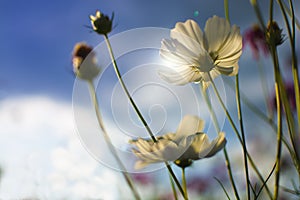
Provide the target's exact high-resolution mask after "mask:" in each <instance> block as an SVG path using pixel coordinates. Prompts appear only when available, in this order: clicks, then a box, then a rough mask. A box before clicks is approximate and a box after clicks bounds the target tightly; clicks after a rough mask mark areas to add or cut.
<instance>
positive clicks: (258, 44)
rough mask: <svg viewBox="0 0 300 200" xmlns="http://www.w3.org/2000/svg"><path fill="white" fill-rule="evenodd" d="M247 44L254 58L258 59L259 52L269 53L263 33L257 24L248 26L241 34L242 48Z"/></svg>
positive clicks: (264, 54) (265, 54)
mask: <svg viewBox="0 0 300 200" xmlns="http://www.w3.org/2000/svg"><path fill="white" fill-rule="evenodd" d="M247 45H249V47H250V49H251V51H252V54H253V58H254V59H255V60H259V58H260V54H263V56H268V55H269V48H268V45H267V42H266V37H265V33H264V31H263V30H262V29H261V28H260V26H259V25H257V24H255V25H253V26H252V27H250V28H248V29H247V30H246V31H245V33H244V35H243V48H245V47H246V46H247Z"/></svg>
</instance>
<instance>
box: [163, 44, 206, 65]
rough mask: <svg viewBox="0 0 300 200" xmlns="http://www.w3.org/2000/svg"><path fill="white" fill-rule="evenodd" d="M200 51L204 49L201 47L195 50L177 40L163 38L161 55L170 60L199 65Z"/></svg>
mask: <svg viewBox="0 0 300 200" xmlns="http://www.w3.org/2000/svg"><path fill="white" fill-rule="evenodd" d="M200 51H202V49H201V48H198V49H197V51H196V52H195V51H192V50H191V49H190V48H189V47H187V46H185V45H184V44H182V43H180V42H178V41H177V40H173V39H171V40H170V39H164V40H162V44H161V50H160V55H161V56H162V58H164V59H166V60H168V61H170V62H174V63H178V64H190V65H197V60H198V53H199V52H200Z"/></svg>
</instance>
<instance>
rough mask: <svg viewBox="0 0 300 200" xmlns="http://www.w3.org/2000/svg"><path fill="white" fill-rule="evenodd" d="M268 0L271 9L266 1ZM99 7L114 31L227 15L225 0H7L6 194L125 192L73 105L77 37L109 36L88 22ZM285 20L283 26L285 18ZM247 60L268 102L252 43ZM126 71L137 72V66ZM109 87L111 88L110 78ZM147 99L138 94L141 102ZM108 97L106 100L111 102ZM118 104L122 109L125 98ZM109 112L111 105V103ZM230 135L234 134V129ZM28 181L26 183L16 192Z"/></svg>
mask: <svg viewBox="0 0 300 200" xmlns="http://www.w3.org/2000/svg"><path fill="white" fill-rule="evenodd" d="M229 2H230V17H231V22H232V23H233V24H237V25H238V26H240V27H241V32H243V31H244V30H245V29H246V28H248V27H249V26H251V25H252V24H253V23H255V22H256V20H255V19H256V18H255V15H254V11H253V9H252V8H251V6H250V3H249V2H248V1H240V0H232V1H229ZM261 6H262V7H264V8H267V5H266V2H265V5H261ZM98 9H99V10H100V11H102V12H104V13H105V14H108V15H111V14H112V12H114V13H115V20H114V29H113V31H112V32H111V34H110V35H111V36H113V35H116V34H118V33H122V32H123V31H127V30H130V29H134V28H142V27H162V28H169V29H170V28H173V27H174V25H175V23H176V22H178V21H185V20H186V19H189V18H192V19H194V20H196V21H197V22H198V23H199V25H200V27H202V28H203V27H204V24H205V21H206V20H207V19H208V18H209V17H211V16H213V15H218V16H221V17H224V11H223V1H222V0H211V1H204V0H189V1H182V0H164V1H159V0H154V1H149V0H110V1H108V0H106V1H105V0H72V1H70V0H65V1H58V0H52V1H45V0H40V1H37V0H28V1H17V2H16V1H10V0H1V1H0V24H1V25H2V28H1V32H0V36H1V37H0V44H1V47H0V55H1V56H0V58H1V67H0V127H1V131H0V152H2V153H1V154H0V166H2V167H3V169H4V175H3V180H2V181H3V182H2V183H0V199H1V198H4V199H6V198H25V197H28V196H38V197H40V198H42V199H45V198H49V199H55V198H56V199H61V198H64V197H67V198H72V199H81V198H84V197H90V198H92V197H102V198H105V199H118V196H117V195H116V194H115V188H114V187H113V186H115V185H118V184H119V185H122V184H124V182H122V178H121V176H120V174H118V173H116V172H115V171H113V170H110V169H109V168H106V167H104V166H102V165H99V163H98V162H97V161H96V160H95V159H93V158H92V156H90V155H89V154H88V153H87V151H86V149H85V148H84V147H83V145H82V144H81V142H80V140H79V138H78V136H77V134H76V131H77V130H76V129H77V128H78V127H77V128H76V126H75V122H76V121H75V120H74V114H73V112H74V110H73V107H72V94H73V85H74V75H73V72H72V64H71V52H72V49H73V46H74V44H75V43H77V42H80V41H86V42H87V43H88V44H90V45H92V46H97V45H98V44H99V43H100V42H102V41H103V38H102V37H101V36H99V35H97V34H95V33H92V32H91V31H90V30H89V29H88V28H86V27H85V26H86V25H88V26H90V22H89V15H91V14H93V15H94V14H95V11H96V10H98ZM298 9H299V6H298ZM265 10H266V9H265ZM195 12H197V13H198V15H195ZM275 14H276V15H277V16H278V14H279V12H278V9H275ZM277 16H276V17H275V18H277ZM279 23H281V25H283V24H282V21H279ZM145 39H147V38H145ZM283 50H286V48H285V47H284V49H283ZM282 55H283V56H287V55H288V53H286V52H283V54H282ZM127 62H128V61H127ZM133 63H134V61H133ZM240 63H243V65H242V67H241V68H240V72H241V79H242V80H243V81H242V82H241V87H242V88H243V89H244V91H246V92H247V94H249V97H250V99H252V100H254V101H255V102H256V103H257V104H258V105H263V103H262V95H261V91H260V90H257V88H260V85H259V84H260V83H259V82H258V81H257V77H258V76H257V67H256V65H257V64H256V63H255V62H254V61H253V59H252V54H251V52H250V51H249V49H245V50H244V53H243V56H242V58H241V61H240ZM261 64H262V65H270V60H269V59H263V60H262V61H261ZM123 70H124V71H126V70H128V71H130V68H123ZM121 71H122V70H121ZM124 71H123V72H124ZM128 71H126V72H128ZM108 73H111V72H108ZM128 77H129V78H128V82H129V84H134V82H133V83H131V82H130V74H129V75H128ZM270 77H272V75H271V76H270ZM140 78H141V79H142V78H143V75H141V76H140ZM271 79H272V78H270V80H271ZM113 81H115V77H112V78H111V80H110V78H106V79H105V82H104V84H105V83H107V84H109V83H111V82H113ZM192 87H193V88H195V86H192ZM270 87H271V86H270ZM101 88H102V89H103V90H105V89H107V88H105V85H104V86H101ZM108 88H113V87H112V86H110V87H108ZM114 89H115V87H114ZM183 90H184V89H183ZM142 97H143V96H142ZM144 97H145V96H144ZM227 97H228V99H227V101H228V102H233V103H231V104H232V105H231V104H230V103H229V104H230V105H231V106H233V107H234V106H235V105H234V94H233V93H232V92H228V93H227ZM146 98H147V100H149V99H150V100H149V102H151V100H153V99H151V98H148V96H146ZM142 100H143V98H137V101H142ZM124 101H125V100H123V103H124ZM106 103H107V104H104V105H105V106H107V105H109V104H108V103H109V102H106ZM115 104H116V105H117V106H116V108H118V102H117V103H115ZM190 109H191V108H188V110H190ZM124 110H125V109H123V108H120V112H121V111H122V114H126V113H127V111H126V112H125V111H124ZM104 111H106V112H108V111H109V109H108V108H107V109H106V108H104ZM247 111H248V110H247ZM247 111H246V112H247ZM117 112H119V111H117ZM155 112H156V110H154V114H155ZM131 114H132V115H134V114H133V113H131ZM233 114H235V111H234V110H233ZM149 115H150V114H149ZM107 116H108V119H105V120H107V122H108V124H109V125H111V124H110V123H111V120H110V118H111V117H112V116H111V114H109V113H108V114H107ZM88 117H89V115H87V118H86V119H85V120H86V121H85V122H86V124H85V126H84V127H83V128H85V129H86V130H88V129H89V127H88V126H89V125H90V124H89V123H88V120H89V119H90V118H88ZM150 117H151V116H150ZM252 117H253V116H252V115H250V114H249V116H248V120H249V123H248V125H246V127H248V128H252V126H253V124H255V122H253V121H252V120H251V118H252ZM75 118H76V116H75ZM246 119H247V117H246ZM176 120H177V121H178V120H180V119H177V118H176ZM176 126H177V125H175V126H174V125H173V124H172V125H170V124H169V125H167V127H168V128H169V127H174V128H172V131H174V129H175V127H176ZM110 129H111V130H112V132H113V131H115V130H116V128H114V127H113V125H111V127H110ZM207 129H208V128H207ZM228 130H229V129H228V127H227V129H226V131H228ZM249 130H251V131H249V132H250V133H252V132H260V131H265V130H266V129H264V128H260V127H258V126H257V130H252V129H249ZM228 135H231V136H232V135H233V133H230V131H228ZM125 139H128V138H127V137H125ZM122 142H124V141H122ZM212 163H213V161H212V162H211V163H210V164H212ZM210 164H207V165H208V166H209V165H210ZM74 166H76V167H74ZM161 176H162V177H163V175H161ZM87 177H93V178H87ZM22 183H23V185H21V184H22ZM24 183H25V184H24ZM24 185H25V187H23V186H24ZM21 186H22V187H23V189H22V190H19V191H17V192H16V188H20V187H21ZM99 188H102V190H99ZM125 192H126V191H125ZM127 192H128V191H127ZM72 195H73V196H72Z"/></svg>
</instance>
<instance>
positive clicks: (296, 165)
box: [225, 79, 300, 171]
mask: <svg viewBox="0 0 300 200" xmlns="http://www.w3.org/2000/svg"><path fill="white" fill-rule="evenodd" d="M225 82H226V83H227V84H228V85H229V86H230V88H231V89H232V90H234V83H232V82H229V80H227V79H225ZM241 99H242V101H243V102H244V104H245V105H246V106H248V107H249V109H250V110H252V112H253V113H254V114H256V115H257V116H258V117H260V118H261V119H262V120H264V121H265V122H266V123H267V124H269V125H270V127H271V128H272V129H273V131H274V133H275V134H276V132H277V127H276V125H275V124H274V122H273V121H272V120H271V119H270V118H268V116H266V115H265V114H264V113H263V112H262V111H261V110H260V109H259V108H258V107H256V106H255V105H254V104H252V103H251V102H250V101H249V100H248V98H247V97H246V95H245V94H243V93H241ZM282 142H283V143H284V145H285V147H286V148H287V150H288V151H289V153H290V155H291V157H292V160H293V162H294V165H295V167H296V169H297V171H299V168H300V163H299V162H298V160H297V158H296V155H295V153H294V152H293V149H292V148H291V147H290V144H289V143H288V140H287V139H286V137H285V136H284V134H283V135H282Z"/></svg>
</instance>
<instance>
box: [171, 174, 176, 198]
mask: <svg viewBox="0 0 300 200" xmlns="http://www.w3.org/2000/svg"><path fill="white" fill-rule="evenodd" d="M169 180H170V183H171V188H172V192H173V196H174V199H175V200H178V197H177V192H176V188H175V185H174V181H173V178H172V176H171V175H170V174H169Z"/></svg>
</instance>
